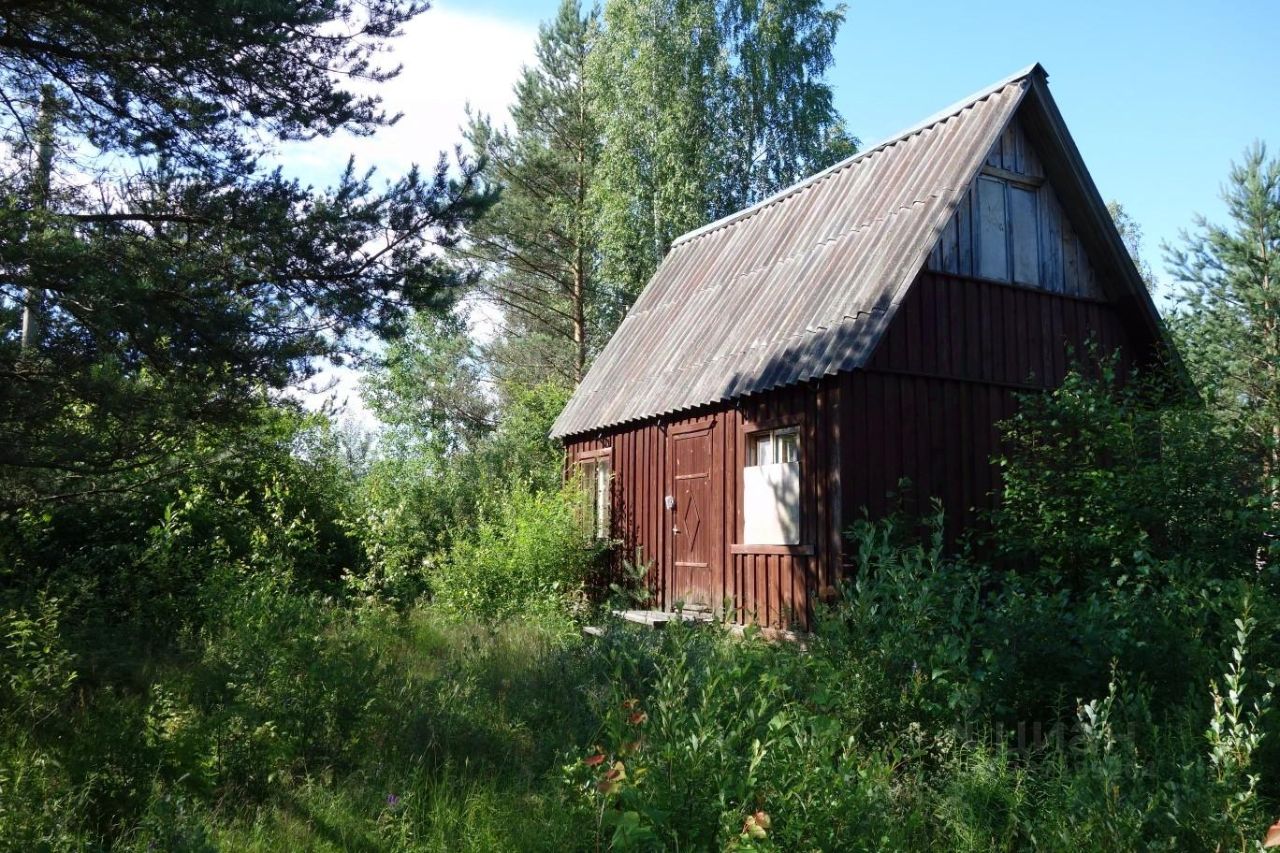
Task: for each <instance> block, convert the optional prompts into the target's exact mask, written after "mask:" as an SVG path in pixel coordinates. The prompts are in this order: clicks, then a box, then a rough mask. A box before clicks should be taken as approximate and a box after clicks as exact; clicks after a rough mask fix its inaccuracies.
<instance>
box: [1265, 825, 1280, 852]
mask: <svg viewBox="0 0 1280 853" xmlns="http://www.w3.org/2000/svg"><path fill="white" fill-rule="evenodd" d="M1262 846H1263V847H1280V820H1278V821H1276V822H1275V823H1273V824H1271V826H1270V828H1268V829H1267V837H1266V839H1265V840H1263V842H1262Z"/></svg>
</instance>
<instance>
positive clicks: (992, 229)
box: [978, 175, 1040, 285]
mask: <svg viewBox="0 0 1280 853" xmlns="http://www.w3.org/2000/svg"><path fill="white" fill-rule="evenodd" d="M978 275H980V276H982V277H983V278H990V279H995V280H996V281H1014V282H1017V283H1018V284H1031V285H1038V284H1039V283H1040V216H1039V204H1038V197H1037V194H1036V190H1035V189H1034V188H1032V187H1025V186H1019V185H1018V184H1015V183H1010V182H1008V181H1006V180H1003V179H1001V178H995V177H991V176H990V175H983V176H981V177H979V178H978Z"/></svg>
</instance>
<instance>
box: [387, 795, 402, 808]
mask: <svg viewBox="0 0 1280 853" xmlns="http://www.w3.org/2000/svg"><path fill="white" fill-rule="evenodd" d="M387 808H389V809H391V811H396V810H397V809H399V808H400V798H399V797H398V796H396V795H395V794H387Z"/></svg>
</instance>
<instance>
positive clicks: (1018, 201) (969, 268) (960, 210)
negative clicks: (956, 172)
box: [927, 117, 1103, 298]
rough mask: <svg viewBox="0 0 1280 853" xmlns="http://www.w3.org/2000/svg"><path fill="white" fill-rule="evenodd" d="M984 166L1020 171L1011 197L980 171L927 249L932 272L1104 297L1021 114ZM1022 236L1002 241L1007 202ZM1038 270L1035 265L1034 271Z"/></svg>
mask: <svg viewBox="0 0 1280 853" xmlns="http://www.w3.org/2000/svg"><path fill="white" fill-rule="evenodd" d="M986 165H987V166H989V167H991V168H992V169H999V170H1001V173H1002V174H1003V173H1009V174H1010V175H1011V176H1021V178H1022V179H1024V180H1026V181H1029V182H1033V183H1034V184H1035V185H1036V186H1034V187H1033V186H1031V185H1026V186H1019V185H1017V184H1014V185H1011V186H1010V187H1009V190H1008V193H1007V194H1006V192H1005V188H1004V187H1003V186H1002V182H1001V181H998V180H996V179H993V178H992V177H988V176H984V175H982V174H979V175H978V176H977V177H976V178H974V179H973V181H972V182H971V183H970V185H969V189H968V191H967V192H966V193H965V196H964V198H963V199H961V201H960V203H959V206H958V207H957V209H956V212H955V213H954V214H953V215H952V217H951V219H950V221H948V223H947V225H946V226H945V227H944V228H943V230H942V233H941V234H940V235H939V238H938V244H937V245H936V246H935V247H934V249H933V251H932V252H931V253H930V254H929V259H928V262H927V267H928V269H931V270H935V271H938V272H946V273H952V274H954V275H964V276H980V277H984V278H990V279H996V280H1000V281H1009V280H1012V281H1019V282H1023V283H1027V284H1035V285H1036V286H1038V287H1041V288H1043V289H1045V290H1048V291H1051V292H1053V293H1065V294H1068V295H1071V296H1089V297H1095V298H1101V297H1102V295H1103V294H1102V291H1101V282H1100V281H1099V280H1098V275H1097V273H1096V272H1095V270H1094V267H1093V264H1092V263H1090V261H1089V258H1088V256H1087V254H1086V252H1085V250H1084V247H1083V245H1081V242H1080V240H1079V239H1078V238H1077V237H1076V232H1075V229H1074V228H1073V227H1072V224H1071V221H1070V220H1069V219H1068V218H1067V216H1066V213H1065V212H1064V211H1063V209H1062V205H1061V204H1060V203H1059V202H1058V196H1057V194H1056V193H1055V191H1054V189H1053V186H1052V185H1051V184H1049V183H1046V182H1044V181H1045V177H1044V169H1043V167H1042V166H1041V164H1040V160H1039V158H1038V157H1037V156H1036V152H1035V149H1034V147H1033V146H1032V144H1031V142H1030V140H1028V139H1027V137H1026V134H1025V133H1024V131H1023V129H1022V123H1021V121H1019V120H1018V119H1017V118H1016V117H1015V119H1014V120H1013V121H1011V122H1010V123H1009V126H1008V127H1007V128H1006V129H1005V132H1004V134H1002V135H1001V137H1000V139H998V140H996V143H995V145H994V146H992V148H991V151H990V152H989V153H988V155H987V160H986ZM1007 204H1012V205H1013V206H1014V210H1013V211H1011V213H1012V216H1011V217H1010V218H1009V222H1011V223H1012V225H1013V227H1014V229H1015V231H1016V232H1018V233H1019V234H1020V235H1021V237H1022V239H1018V240H1015V241H1014V245H1013V247H1012V250H1009V249H1007V248H1006V246H1005V233H1004V230H1003V229H1004V227H1005V217H1004V212H1005V206H1006V205H1007ZM1037 267H1038V268H1037Z"/></svg>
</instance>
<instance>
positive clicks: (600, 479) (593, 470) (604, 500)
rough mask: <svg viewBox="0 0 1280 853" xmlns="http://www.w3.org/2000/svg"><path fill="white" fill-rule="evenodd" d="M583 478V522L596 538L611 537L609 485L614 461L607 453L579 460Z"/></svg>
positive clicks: (580, 472) (580, 473)
mask: <svg viewBox="0 0 1280 853" xmlns="http://www.w3.org/2000/svg"><path fill="white" fill-rule="evenodd" d="M578 474H579V476H580V477H581V478H582V481H581V482H582V524H583V527H585V528H586V529H587V530H588V531H589V532H590V533H591V535H592V536H594V537H595V538H596V539H608V538H609V526H610V525H609V509H610V502H609V485H610V483H611V481H612V480H613V462H612V460H611V459H610V458H609V456H608V455H607V454H604V455H600V456H592V457H589V458H587V459H582V460H580V461H579V462H578Z"/></svg>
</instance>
